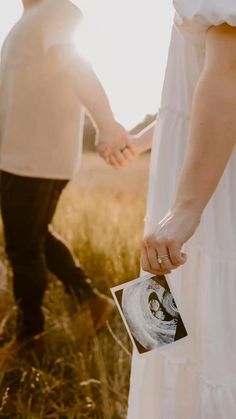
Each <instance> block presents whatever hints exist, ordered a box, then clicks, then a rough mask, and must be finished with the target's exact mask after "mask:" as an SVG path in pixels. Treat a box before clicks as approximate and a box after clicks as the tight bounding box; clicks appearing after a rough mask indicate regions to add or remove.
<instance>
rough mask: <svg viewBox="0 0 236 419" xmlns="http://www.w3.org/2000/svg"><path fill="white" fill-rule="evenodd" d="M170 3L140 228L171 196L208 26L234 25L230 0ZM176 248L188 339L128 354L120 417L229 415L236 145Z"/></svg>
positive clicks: (176, 279) (234, 333) (223, 418)
mask: <svg viewBox="0 0 236 419" xmlns="http://www.w3.org/2000/svg"><path fill="white" fill-rule="evenodd" d="M174 6H175V8H176V16H175V23H174V27H173V33H172V40H171V45H170V51H169V58H168V65H167V70H166V78H165V84H164V89H163V96H162V104H161V108H160V111H159V113H158V123H157V129H156V133H155V140H154V145H153V150H152V158H151V168H150V180H149V194H148V208H147V221H146V231H147V232H148V231H152V230H153V228H154V227H155V226H156V225H157V223H158V221H159V220H161V219H162V218H163V216H164V215H165V214H166V212H167V210H168V209H169V207H170V206H171V204H172V203H173V200H174V196H175V192H176V187H177V182H178V179H179V174H180V169H181V166H182V163H183V158H184V153H185V148H186V143H187V141H188V134H189V125H190V114H191V105H192V99H193V93H194V90H195V87H196V84H197V82H198V79H199V76H200V73H201V70H202V67H203V63H204V52H205V38H206V32H207V29H208V28H209V27H210V26H211V25H219V24H221V23H223V22H227V23H228V24H230V25H232V26H236V1H235V0H224V1H220V0H219V1H218V0H176V1H174ZM235 78H236V74H235ZM222 112H224V109H222ZM235 117H236V115H235ZM222 135H224V133H222ZM185 250H186V252H187V254H188V262H187V263H186V265H185V266H183V267H181V268H179V269H178V270H176V271H175V272H173V273H172V274H171V276H170V284H171V288H172V291H173V293H174V296H175V299H176V302H177V305H178V307H179V310H180V312H181V313H182V317H183V319H184V322H185V324H186V327H187V329H188V332H189V338H188V339H186V340H183V341H182V342H178V344H177V345H176V346H175V345H173V346H170V347H169V348H168V349H165V350H163V351H162V352H156V351H152V352H150V353H148V354H145V355H142V356H141V357H140V356H139V355H137V354H136V352H134V354H133V361H132V373H131V387H130V395H129V410H128V419H235V418H236V150H234V151H233V153H232V156H231V158H230V161H229V163H228V166H227V168H226V170H225V173H224V175H223V177H222V179H221V182H220V184H219V186H218V188H217V190H216V192H215V194H214V196H213V198H212V199H211V201H210V203H209V205H208V207H207V209H206V210H205V213H204V215H203V218H202V222H201V225H200V227H199V229H198V231H197V233H196V234H195V236H194V237H193V238H192V239H191V240H190V241H189V243H188V244H187V245H186V247H185Z"/></svg>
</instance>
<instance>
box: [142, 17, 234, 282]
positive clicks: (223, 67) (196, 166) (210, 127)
mask: <svg viewBox="0 0 236 419" xmlns="http://www.w3.org/2000/svg"><path fill="white" fill-rule="evenodd" d="M235 141H236V28H233V27H230V26H228V25H226V24H223V25H221V26H219V27H212V28H211V29H210V30H209V31H208V34H207V39H206V59H205V66H204V70H203V72H202V75H201V78H200V80H199V83H198V86H197V88H196V91H195V95H194V101H193V109H192V120H191V129H190V139H189V144H188V147H187V152H186V157H185V161H184V165H183V169H182V174H181V178H180V182H179V186H178V191H177V196H176V200H175V203H174V205H173V207H172V209H171V211H170V212H169V213H168V214H167V216H166V217H165V218H164V220H162V222H161V223H160V225H159V228H158V231H157V232H156V233H155V234H152V235H151V236H149V237H146V239H145V240H144V244H143V251H142V265H143V268H144V269H145V270H147V271H150V272H154V273H158V274H162V273H167V272H170V271H171V270H172V269H174V268H176V267H177V266H179V265H181V264H183V263H185V261H186V255H184V254H182V253H181V247H182V245H183V244H184V243H185V242H186V241H187V240H188V239H189V238H190V237H191V236H192V235H193V234H194V232H195V230H196V228H197V226H198V224H199V221H200V218H201V214H202V212H203V210H204V208H205V207H206V205H207V203H208V201H209V200H210V198H211V196H212V195H213V193H214V191H215V189H216V186H217V184H218V182H219V180H220V178H221V176H222V174H223V172H224V169H225V167H226V165H227V162H228V160H229V157H230V155H231V153H232V150H233V148H234V145H235ZM154 251H155V253H157V254H158V255H163V254H167V255H169V260H168V259H165V261H163V263H162V264H161V265H160V264H159V263H158V260H157V258H154Z"/></svg>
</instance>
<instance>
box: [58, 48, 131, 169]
mask: <svg viewBox="0 0 236 419" xmlns="http://www.w3.org/2000/svg"><path fill="white" fill-rule="evenodd" d="M62 52H63V54H64V55H62V60H64V61H65V63H66V64H65V65H66V72H67V74H68V75H69V77H70V78H71V81H72V87H73V88H74V89H75V90H76V91H77V94H78V97H79V100H80V102H81V103H82V105H83V106H84V107H85V108H86V109H87V110H88V112H89V114H90V115H91V117H92V119H93V120H94V121H95V124H96V125H97V128H98V131H99V137H98V142H97V148H98V151H99V153H100V155H101V156H102V157H103V158H105V159H107V161H108V156H109V155H110V154H114V159H113V162H114V164H113V165H114V166H116V167H120V166H123V165H124V164H125V163H126V161H127V160H129V159H130V158H131V155H132V152H131V151H126V153H121V152H120V149H124V148H126V147H127V145H128V135H127V132H126V131H125V129H124V128H123V127H122V126H121V125H120V124H119V123H118V122H117V121H116V120H115V118H114V115H113V113H112V110H111V107H110V103H109V100H108V98H107V95H106V93H105V90H104V88H103V86H102V84H101V83H100V81H99V79H98V77H97V76H96V74H95V73H94V71H93V69H92V68H91V66H90V65H89V63H88V62H87V61H86V60H85V59H84V58H83V57H82V56H81V55H80V54H79V52H78V51H76V50H75V48H74V47H71V48H70V47H65V49H64V51H63V50H62V48H61V49H60V54H61V53H62ZM127 150H128V149H127Z"/></svg>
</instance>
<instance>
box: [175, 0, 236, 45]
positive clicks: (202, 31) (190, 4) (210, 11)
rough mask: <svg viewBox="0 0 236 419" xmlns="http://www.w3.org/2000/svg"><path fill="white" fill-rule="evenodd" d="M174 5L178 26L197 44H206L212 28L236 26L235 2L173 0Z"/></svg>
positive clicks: (232, 0) (227, 0)
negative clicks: (206, 38)
mask: <svg viewBox="0 0 236 419" xmlns="http://www.w3.org/2000/svg"><path fill="white" fill-rule="evenodd" d="M173 4H174V7H175V10H176V12H177V14H176V16H175V24H176V26H177V27H178V29H179V30H180V31H182V32H183V33H185V35H188V36H189V37H191V38H192V41H193V42H194V43H196V44H204V40H205V36H206V32H207V29H208V28H209V27H210V26H218V25H221V24H222V23H228V24H229V25H230V26H236V4H235V0H225V1H217V0H173Z"/></svg>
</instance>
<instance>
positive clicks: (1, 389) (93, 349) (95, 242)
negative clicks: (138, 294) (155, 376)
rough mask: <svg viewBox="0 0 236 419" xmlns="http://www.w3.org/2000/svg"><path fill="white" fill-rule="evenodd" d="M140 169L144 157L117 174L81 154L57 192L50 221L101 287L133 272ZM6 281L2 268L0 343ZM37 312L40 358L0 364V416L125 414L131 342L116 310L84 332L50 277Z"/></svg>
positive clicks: (101, 418) (105, 418)
mask: <svg viewBox="0 0 236 419" xmlns="http://www.w3.org/2000/svg"><path fill="white" fill-rule="evenodd" d="M147 172H148V157H144V158H142V159H140V160H139V161H137V162H136V163H135V164H133V165H132V166H130V167H129V168H128V169H125V170H124V171H123V172H119V173H117V172H115V171H113V170H112V169H111V168H107V167H106V166H105V165H104V164H103V162H101V161H100V160H99V159H98V158H97V157H96V156H94V155H85V157H84V158H83V162H82V167H81V170H80V172H79V175H78V177H77V178H76V179H75V180H74V181H73V183H71V184H70V185H69V186H68V187H67V188H66V190H65V191H64V193H63V196H62V198H61V201H60V205H59V207H58V210H57V212H56V215H55V218H54V222H53V228H54V229H55V231H56V232H58V233H59V234H60V235H62V236H63V237H64V238H65V239H66V240H67V241H68V242H69V243H70V245H71V246H72V248H73V251H74V253H75V256H76V257H77V258H79V260H80V263H81V265H82V266H83V268H84V269H85V270H86V272H87V274H88V276H89V277H90V278H92V279H93V281H94V283H95V284H96V286H97V287H98V288H99V289H100V290H101V291H103V292H106V293H109V287H111V286H113V285H115V284H118V283H120V282H123V281H126V280H128V279H132V278H134V277H136V276H137V275H138V272H139V252H140V241H141V237H142V230H143V218H144V212H145V195H146V182H147ZM1 245H2V237H1ZM1 254H2V256H3V257H4V253H3V251H2V248H1ZM5 263H6V261H5ZM10 283H11V274H10V270H9V286H8V287H7V289H6V290H5V291H4V292H1V293H0V303H1V305H0V313H1V319H2V322H1V323H0V332H1V335H2V344H3V343H4V342H5V341H7V340H9V339H10V337H11V335H12V334H13V333H14V320H15V309H14V303H13V300H12V296H11V285H10ZM44 312H45V316H46V335H45V340H46V350H45V355H44V358H43V360H42V361H41V363H39V362H38V361H37V360H36V359H31V360H30V362H29V360H28V361H27V360H23V359H15V360H12V361H11V362H10V363H8V364H7V365H5V366H4V367H2V368H1V370H0V417H1V418H4V419H10V418H12V419H13V418H14V419H36V418H37V419H87V418H90V419H93V418H94V419H95V418H96V419H122V418H125V417H126V411H127V396H128V385H129V373H130V360H131V357H130V353H131V350H132V348H131V345H130V342H129V339H128V337H127V335H126V332H125V331H124V328H123V326H122V323H121V320H120V317H119V314H116V315H115V316H114V317H113V318H112V319H111V320H110V322H109V326H108V327H106V328H105V329H104V330H103V331H101V332H100V333H99V334H98V335H97V336H95V337H93V338H85V335H84V334H83V325H84V324H85V322H86V321H87V319H82V318H81V315H80V314H79V311H78V310H77V307H76V305H75V302H74V301H72V299H71V298H70V297H69V296H67V295H65V293H64V290H63V288H62V285H61V283H60V282H59V281H58V280H57V279H56V278H53V277H51V278H50V281H49V285H48V290H47V292H46V295H45V302H44Z"/></svg>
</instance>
